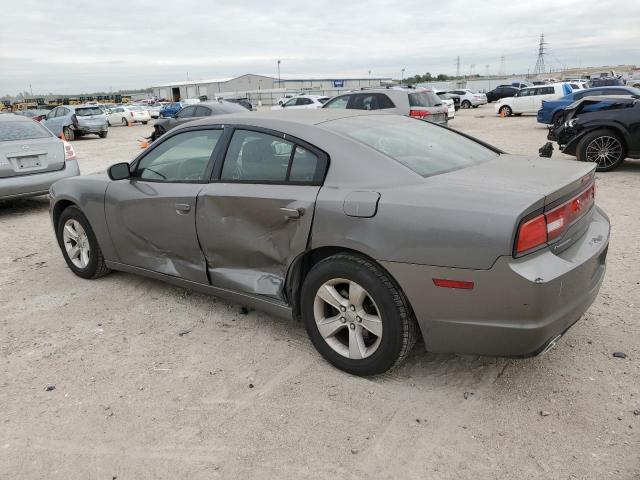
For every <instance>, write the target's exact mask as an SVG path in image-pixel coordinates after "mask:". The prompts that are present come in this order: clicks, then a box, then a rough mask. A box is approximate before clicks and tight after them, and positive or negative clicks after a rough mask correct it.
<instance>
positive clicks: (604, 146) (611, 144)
mask: <svg viewBox="0 0 640 480" xmlns="http://www.w3.org/2000/svg"><path fill="white" fill-rule="evenodd" d="M620 155H622V144H621V143H620V141H619V140H618V139H617V138H615V137H610V136H608V135H604V136H602V137H597V138H595V139H593V140H592V141H591V143H589V145H587V151H586V156H587V161H588V162H594V163H596V164H597V165H598V166H599V167H600V168H608V167H611V166H612V165H613V164H615V163H616V162H617V161H618V160H619V159H620Z"/></svg>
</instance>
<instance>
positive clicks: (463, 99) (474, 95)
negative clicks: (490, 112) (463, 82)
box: [447, 88, 487, 108]
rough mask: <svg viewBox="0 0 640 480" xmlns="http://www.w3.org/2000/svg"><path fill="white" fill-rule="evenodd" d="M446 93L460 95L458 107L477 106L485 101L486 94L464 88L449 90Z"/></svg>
mask: <svg viewBox="0 0 640 480" xmlns="http://www.w3.org/2000/svg"><path fill="white" fill-rule="evenodd" d="M447 93H453V94H454V95H460V108H471V107H473V108H478V107H479V106H480V105H484V104H485V103H487V96H486V95H485V94H484V93H478V92H472V91H471V90H468V89H466V88H462V89H459V90H449V91H448V92H447Z"/></svg>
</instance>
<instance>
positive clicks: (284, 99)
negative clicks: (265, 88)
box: [277, 93, 301, 105]
mask: <svg viewBox="0 0 640 480" xmlns="http://www.w3.org/2000/svg"><path fill="white" fill-rule="evenodd" d="M299 95H301V94H300V93H285V94H283V95H282V96H281V97H280V98H279V99H278V102H277V103H278V105H282V104H283V103H285V102H287V101H289V100H290V99H292V98H293V97H297V96H299Z"/></svg>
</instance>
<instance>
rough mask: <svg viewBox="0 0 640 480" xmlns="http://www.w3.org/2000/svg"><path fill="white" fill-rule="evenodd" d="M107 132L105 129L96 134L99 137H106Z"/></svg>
mask: <svg viewBox="0 0 640 480" xmlns="http://www.w3.org/2000/svg"><path fill="white" fill-rule="evenodd" d="M107 133H108V132H106V131H105V132H100V133H99V134H98V136H99V137H100V138H107Z"/></svg>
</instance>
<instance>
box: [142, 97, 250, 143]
mask: <svg viewBox="0 0 640 480" xmlns="http://www.w3.org/2000/svg"><path fill="white" fill-rule="evenodd" d="M246 111H247V109H246V108H244V107H243V106H242V105H239V104H237V103H233V102H228V101H225V100H213V101H208V102H201V103H199V104H198V105H189V106H186V107H184V108H183V109H182V110H180V111H179V112H178V113H176V114H175V115H174V116H173V117H171V118H161V119H159V120H158V121H157V122H156V123H155V125H154V126H153V133H152V134H151V140H156V139H158V138H160V137H161V136H162V135H164V134H165V133H166V132H168V131H169V130H171V129H173V128H175V127H177V126H178V125H182V124H183V123H186V122H190V121H192V120H196V119H198V118H203V117H210V116H212V115H224V114H225V113H243V112H246Z"/></svg>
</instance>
